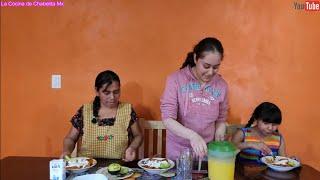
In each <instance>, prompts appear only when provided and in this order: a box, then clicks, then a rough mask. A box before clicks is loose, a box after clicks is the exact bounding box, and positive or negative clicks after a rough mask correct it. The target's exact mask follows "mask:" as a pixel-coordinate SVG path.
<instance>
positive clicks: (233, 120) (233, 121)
mask: <svg viewBox="0 0 320 180" xmlns="http://www.w3.org/2000/svg"><path fill="white" fill-rule="evenodd" d="M228 113H229V114H228V119H227V122H228V123H229V124H241V118H240V117H239V116H237V115H236V114H235V113H234V112H233V111H232V109H231V108H230V109H229V112H228Z"/></svg>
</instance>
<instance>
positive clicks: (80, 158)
mask: <svg viewBox="0 0 320 180" xmlns="http://www.w3.org/2000/svg"><path fill="white" fill-rule="evenodd" d="M71 159H72V160H74V159H77V160H83V159H92V158H88V157H74V158H71ZM92 161H93V163H92V165H91V166H88V167H85V168H77V169H68V167H67V166H66V169H67V171H68V172H71V173H82V172H85V171H87V170H88V169H90V168H92V167H93V166H95V165H96V164H97V161H96V160H95V159H92Z"/></svg>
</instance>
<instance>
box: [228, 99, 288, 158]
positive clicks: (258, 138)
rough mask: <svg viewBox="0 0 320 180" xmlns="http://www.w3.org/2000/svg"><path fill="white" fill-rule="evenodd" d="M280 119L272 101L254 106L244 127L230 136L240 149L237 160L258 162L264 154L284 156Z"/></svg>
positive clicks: (278, 111)
mask: <svg viewBox="0 0 320 180" xmlns="http://www.w3.org/2000/svg"><path fill="white" fill-rule="evenodd" d="M281 119H282V118H281V111H280V109H279V108H278V107H277V106H276V105H275V104H273V103H270V102H263V103H261V104H260V105H259V106H258V107H256V109H255V110H254V112H253V114H252V116H251V118H250V120H249V121H248V124H247V125H246V126H245V128H242V129H240V130H238V131H237V132H236V133H235V134H234V136H233V137H232V141H233V143H235V144H236V145H237V147H238V148H239V149H240V150H241V152H240V153H239V155H238V158H239V160H240V161H249V162H256V163H260V158H261V157H263V156H266V155H273V156H286V153H285V143H284V139H283V137H282V136H281V134H280V133H279V132H278V127H279V125H280V124H281ZM253 123H255V124H254V125H253ZM252 125H253V126H252Z"/></svg>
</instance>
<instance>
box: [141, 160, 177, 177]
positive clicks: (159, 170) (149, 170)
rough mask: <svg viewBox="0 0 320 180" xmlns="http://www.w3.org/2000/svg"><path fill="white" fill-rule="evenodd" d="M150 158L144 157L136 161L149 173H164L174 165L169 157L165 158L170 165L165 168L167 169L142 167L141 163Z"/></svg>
mask: <svg viewBox="0 0 320 180" xmlns="http://www.w3.org/2000/svg"><path fill="white" fill-rule="evenodd" d="M148 159H150V158H145V159H141V160H140V161H139V162H138V166H139V167H140V168H142V169H144V170H145V171H147V172H148V173H150V174H161V173H164V172H166V171H168V170H169V169H171V168H173V167H174V162H173V161H172V160H170V159H167V160H168V162H169V163H170V167H169V168H167V169H151V168H145V167H143V163H142V162H144V161H146V160H148ZM152 159H157V160H163V159H166V158H152Z"/></svg>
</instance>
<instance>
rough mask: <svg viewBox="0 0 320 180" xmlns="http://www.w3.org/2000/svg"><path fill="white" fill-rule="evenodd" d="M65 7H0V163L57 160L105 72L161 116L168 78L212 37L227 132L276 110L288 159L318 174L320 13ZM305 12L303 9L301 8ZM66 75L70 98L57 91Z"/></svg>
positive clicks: (147, 5)
mask: <svg viewBox="0 0 320 180" xmlns="http://www.w3.org/2000/svg"><path fill="white" fill-rule="evenodd" d="M64 2H65V4H64V7H61V8H57V7H47V8H43V7H42V8H41V7H29V8H27V7H16V8H12V7H11V8H10V7H9V8H8V7H6V8H1V157H2V158H3V157H6V156H12V155H19V156H58V155H59V153H60V151H61V149H62V139H63V137H64V135H65V134H66V132H67V130H68V128H69V127H70V123H69V119H70V118H71V116H72V115H73V114H74V113H75V111H76V110H77V108H78V107H79V106H80V105H81V104H82V103H85V102H88V101H90V100H92V99H93V96H94V88H93V86H94V84H93V82H94V79H95V76H96V74H97V73H98V72H100V71H102V70H105V69H113V70H114V71H116V72H117V73H118V74H119V75H120V77H121V79H122V88H123V91H122V99H123V100H125V101H129V102H132V103H133V104H134V106H135V108H136V110H137V112H138V114H139V115H140V116H142V117H145V118H153V119H159V118H160V110H159V98H160V96H161V93H162V90H163V88H164V83H165V78H166V76H167V75H168V74H170V73H171V72H173V71H175V70H177V69H178V68H179V66H180V64H181V63H182V61H183V59H184V58H185V56H186V53H187V52H188V51H190V50H191V48H192V46H193V45H194V44H195V43H196V42H198V41H199V40H200V39H202V38H203V37H206V36H216V37H218V38H219V39H221V41H222V42H223V44H224V47H225V50H226V54H225V59H224V61H223V65H222V69H221V74H222V75H223V76H224V78H225V79H226V80H227V81H228V83H229V85H230V104H231V109H230V118H229V119H230V122H235V123H240V122H242V123H245V122H246V121H247V119H248V118H249V116H250V113H251V112H252V110H253V108H254V107H255V106H256V105H257V104H258V103H260V102H262V101H266V100H268V101H272V102H275V103H276V104H278V105H279V106H280V107H281V109H282V110H283V116H284V122H283V124H282V125H281V132H282V133H283V135H284V136H285V138H286V141H287V146H288V151H289V153H290V154H293V155H296V156H299V157H300V158H301V159H302V161H303V162H304V163H307V164H310V165H312V166H314V167H316V168H317V169H318V170H320V154H319V153H318V152H319V150H320V143H319V142H320V141H319V139H320V134H319V133H318V132H317V131H318V128H319V126H320V121H319V118H320V114H319V110H318V107H319V105H318V104H319V102H320V97H319V92H320V85H319V83H318V82H319V80H318V78H319V73H318V70H319V66H320V61H319V58H318V57H319V55H320V54H319V46H320V43H319V40H320V24H319V22H320V12H305V11H299V10H295V9H294V6H293V3H294V1H277V0H274V1H269V0H265V1H244V0H237V1H235V0H234V1H213V0H205V1H197V0H188V1H185V0H175V1H163V0H154V1H149V0H144V1H142V0H141V1H125V0H119V1H111V0H95V1H93V0H92V1H87V0H70V1H68V0H65V1H64ZM301 2H302V1H301ZM55 73H58V74H62V89H59V90H54V89H51V88H50V85H51V84H50V83H51V82H50V81H51V74H55Z"/></svg>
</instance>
